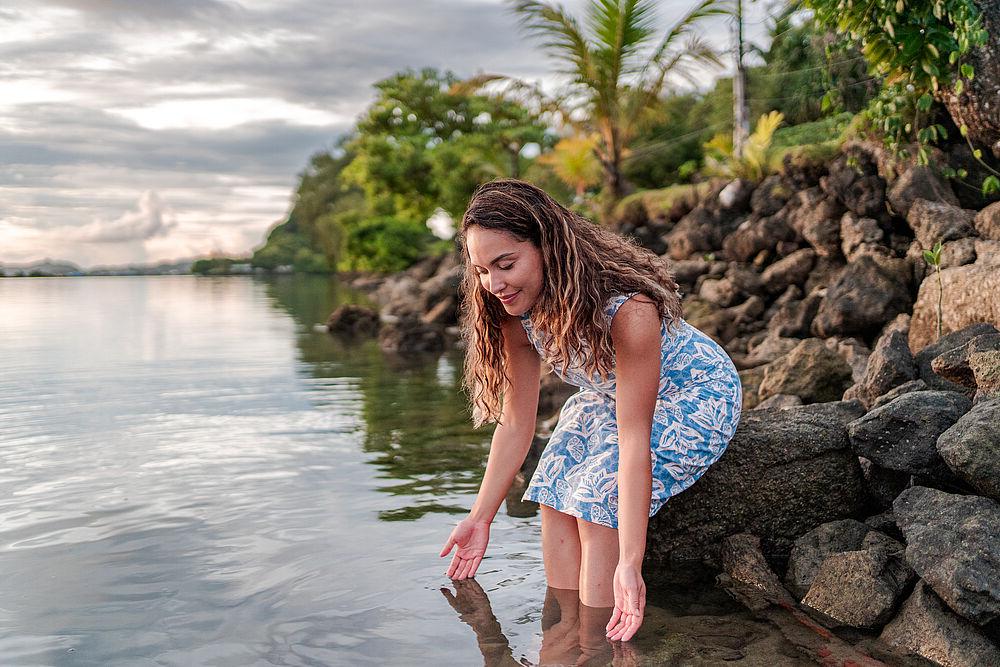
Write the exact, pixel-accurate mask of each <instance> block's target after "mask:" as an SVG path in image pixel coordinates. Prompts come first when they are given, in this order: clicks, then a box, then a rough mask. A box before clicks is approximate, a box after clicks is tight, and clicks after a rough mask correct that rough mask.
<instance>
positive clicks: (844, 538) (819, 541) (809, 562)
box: [785, 519, 871, 600]
mask: <svg viewBox="0 0 1000 667" xmlns="http://www.w3.org/2000/svg"><path fill="white" fill-rule="evenodd" d="M869 530H871V528H870V527H869V526H867V525H866V524H863V523H861V522H860V521H857V520H855V519H841V520H839V521H828V522H826V523H824V524H821V525H819V526H817V527H815V528H813V529H812V530H810V531H809V532H807V533H805V534H804V535H802V536H801V537H799V538H798V539H796V540H795V544H794V546H792V551H791V554H790V555H789V558H788V569H787V571H786V572H785V585H786V586H787V587H788V589H789V590H790V591H792V592H793V593H794V594H795V595H796V596H797V599H800V600H801V599H802V598H803V597H805V595H806V593H807V592H809V587H810V586H812V583H813V579H815V577H816V573H817V572H819V568H820V565H822V564H823V561H825V560H826V559H827V557H829V556H831V555H833V554H835V553H839V552H841V551H854V550H855V549H857V548H858V547H860V546H861V542H862V540H864V538H865V535H867V534H868V531H869Z"/></svg>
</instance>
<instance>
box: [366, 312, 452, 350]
mask: <svg viewBox="0 0 1000 667" xmlns="http://www.w3.org/2000/svg"><path fill="white" fill-rule="evenodd" d="M378 343H379V347H381V348H382V350H383V351H384V352H391V353H396V354H410V353H415V352H439V351H441V350H443V349H444V334H443V332H442V330H441V328H440V327H436V326H431V325H428V324H425V323H424V322H423V321H421V319H420V318H419V317H416V316H413V315H405V316H401V317H399V318H398V319H397V320H396V321H395V322H388V323H384V324H383V325H382V328H381V330H380V331H379V336H378Z"/></svg>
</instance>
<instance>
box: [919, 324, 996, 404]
mask: <svg viewBox="0 0 1000 667" xmlns="http://www.w3.org/2000/svg"><path fill="white" fill-rule="evenodd" d="M987 351H1000V333H995V334H981V335H979V336H975V337H974V338H971V339H970V340H969V341H968V342H967V343H965V344H964V345H960V346H958V347H955V348H952V349H950V350H947V351H945V352H942V353H941V354H939V355H938V356H936V357H934V358H933V359H931V370H933V371H934V373H936V374H937V375H939V376H940V377H943V378H944V379H946V380H948V381H949V382H953V383H954V384H956V385H959V386H961V387H965V388H967V389H970V390H973V391H974V390H975V389H976V378H975V375H974V374H973V372H972V368H970V367H969V357H970V356H971V355H973V354H975V353H977V352H987Z"/></svg>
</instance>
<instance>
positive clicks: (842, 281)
mask: <svg viewBox="0 0 1000 667" xmlns="http://www.w3.org/2000/svg"><path fill="white" fill-rule="evenodd" d="M908 271H909V270H908V269H907V268H906V267H905V260H902V259H891V258H886V259H884V260H882V261H876V260H875V259H873V258H872V257H871V256H870V255H863V256H861V257H859V258H857V260H856V261H855V262H852V263H851V264H848V265H847V267H846V268H845V269H844V270H843V272H842V273H841V274H840V277H839V278H838V279H837V280H836V282H834V284H833V285H832V286H831V287H830V289H829V290H827V293H826V296H825V298H824V299H823V301H822V303H821V304H820V307H819V312H818V313H817V314H816V320H815V321H814V322H813V325H812V331H813V334H815V335H817V336H819V337H821V338H828V337H830V336H835V335H841V336H854V335H859V336H863V337H866V338H867V337H870V336H873V335H874V334H875V333H877V332H878V331H879V330H880V329H881V328H882V326H883V325H884V324H885V323H886V322H887V321H889V320H891V319H892V318H893V317H895V316H896V315H898V314H899V313H903V312H906V311H907V310H908V309H909V306H910V292H909V286H908V284H907V282H908V281H907V279H906V277H905V274H906V273H908Z"/></svg>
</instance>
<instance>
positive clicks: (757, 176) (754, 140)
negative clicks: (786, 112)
mask: <svg viewBox="0 0 1000 667" xmlns="http://www.w3.org/2000/svg"><path fill="white" fill-rule="evenodd" d="M783 120H784V117H783V116H782V115H781V113H780V112H778V111H772V112H771V113H767V114H764V115H762V116H761V117H760V120H758V121H757V127H755V128H754V131H753V132H752V133H751V134H750V136H749V137H748V138H747V142H746V145H745V146H744V147H743V155H742V156H739V157H737V156H736V155H735V153H734V151H733V139H732V135H729V134H717V135H715V136H714V137H712V139H711V141H709V142H708V143H707V144H705V151H706V153H705V163H706V167H707V169H708V171H709V172H710V173H715V174H719V175H722V176H728V177H731V178H746V179H749V180H753V181H760V180H762V179H763V178H764V177H765V176H767V175H768V173H769V172H770V170H771V165H772V161H771V159H770V158H771V153H772V148H771V141H772V139H773V138H774V132H775V130H777V129H778V126H779V125H781V123H782V121H783Z"/></svg>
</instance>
